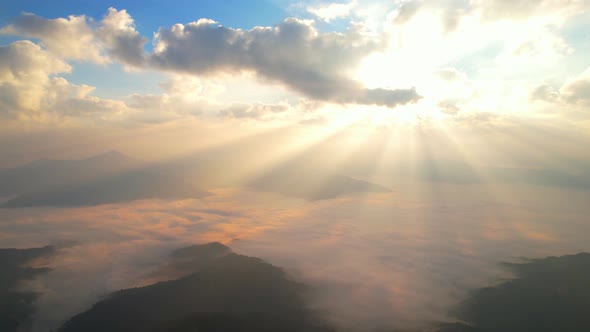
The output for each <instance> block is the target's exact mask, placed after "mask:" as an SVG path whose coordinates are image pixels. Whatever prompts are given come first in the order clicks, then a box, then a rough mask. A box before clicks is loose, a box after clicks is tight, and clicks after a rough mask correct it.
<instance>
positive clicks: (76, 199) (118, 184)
mask: <svg viewBox="0 0 590 332" xmlns="http://www.w3.org/2000/svg"><path fill="white" fill-rule="evenodd" d="M206 195H207V192H206V191H204V190H202V189H200V187H199V185H198V183H196V181H193V180H191V179H187V178H185V177H184V176H182V175H178V174H174V173H169V172H162V171H160V170H159V169H157V168H153V167H148V168H142V169H136V170H132V171H126V172H123V173H121V174H117V175H113V176H105V177H103V178H100V179H98V180H93V181H91V182H88V183H83V184H79V185H71V186H64V187H57V188H53V189H50V190H46V191H38V192H31V193H26V194H22V195H19V196H17V197H15V198H12V199H9V200H7V201H6V202H4V204H3V205H1V207H3V208H22V207H34V206H90V205H99V204H109V203H118V202H128V201H133V200H138V199H151V198H159V199H185V198H200V197H204V196H206Z"/></svg>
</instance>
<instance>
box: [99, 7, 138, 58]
mask: <svg viewBox="0 0 590 332" xmlns="http://www.w3.org/2000/svg"><path fill="white" fill-rule="evenodd" d="M97 36H98V37H99V38H100V40H101V41H102V42H103V43H104V46H105V48H106V49H107V51H108V52H109V54H110V55H111V57H113V58H115V59H117V60H119V61H121V62H123V63H125V64H129V65H133V66H137V67H139V66H141V65H143V61H144V49H143V46H144V44H145V43H146V42H147V38H144V37H142V36H141V35H140V34H139V32H137V31H136V30H135V23H134V21H133V18H132V17H131V16H130V15H129V14H128V13H127V11H126V10H124V9H123V10H119V11H118V10H116V9H115V8H112V7H111V8H109V11H108V13H107V15H105V17H104V18H103V20H102V21H101V24H100V28H98V30H97Z"/></svg>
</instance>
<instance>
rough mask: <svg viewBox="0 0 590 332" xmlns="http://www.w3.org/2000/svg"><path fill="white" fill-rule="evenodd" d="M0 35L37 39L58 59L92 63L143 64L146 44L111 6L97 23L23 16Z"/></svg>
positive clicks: (125, 16) (124, 13)
mask: <svg viewBox="0 0 590 332" xmlns="http://www.w3.org/2000/svg"><path fill="white" fill-rule="evenodd" d="M0 34H10V35H17V36H23V37H27V38H37V39H39V40H40V42H41V45H42V46H43V47H45V48H46V49H47V50H48V51H49V52H51V53H52V54H54V55H55V56H57V57H60V58H65V59H72V60H83V61H90V62H95V63H107V62H110V60H111V58H113V59H116V60H119V61H121V62H123V63H125V64H128V65H133V66H141V65H142V63H143V57H144V50H143V45H144V44H145V43H146V42H147V39H146V38H144V37H142V36H140V35H139V33H138V32H137V31H136V30H135V26H134V21H133V18H131V16H130V15H129V14H128V13H127V11H126V10H120V11H118V10H116V9H114V8H112V7H111V8H109V9H108V12H107V14H106V15H105V16H104V17H103V19H102V20H101V21H100V22H98V23H97V24H96V23H95V22H93V21H92V20H91V19H88V18H87V17H86V16H84V15H80V16H74V15H70V16H68V18H56V19H46V18H42V17H39V16H37V15H35V14H31V13H23V14H21V15H20V16H18V17H17V18H16V19H15V20H14V22H13V23H12V24H10V25H7V26H5V27H3V28H1V29H0ZM107 54H108V56H107ZM109 56H110V57H109Z"/></svg>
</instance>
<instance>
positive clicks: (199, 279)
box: [59, 243, 331, 332]
mask: <svg viewBox="0 0 590 332" xmlns="http://www.w3.org/2000/svg"><path fill="white" fill-rule="evenodd" d="M172 260H173V262H175V263H173V264H180V265H187V264H189V265H191V264H192V265H194V266H192V267H191V268H188V270H193V271H196V272H192V273H190V274H188V275H186V276H184V277H180V278H178V279H175V280H170V281H165V282H159V283H156V284H153V285H150V286H146V287H140V288H132V289H126V290H122V291H119V292H116V293H113V294H111V295H110V296H109V297H107V298H106V299H104V300H102V301H100V302H98V303H96V304H95V305H94V306H93V307H92V308H91V309H90V310H88V311H86V312H83V313H81V314H79V315H77V316H75V317H73V318H72V319H70V320H69V321H68V322H66V323H65V324H64V325H63V327H62V328H61V329H60V330H59V331H60V332H78V331H84V332H93V331H109V332H117V331H136V332H142V331H174V332H180V331H187V332H188V331H204V332H205V331H206V332H212V331H287V332H289V331H294V332H295V331H331V330H329V329H328V328H326V327H324V325H323V324H322V323H319V322H318V321H317V319H316V318H315V317H314V315H313V314H312V313H311V312H310V311H309V310H308V309H307V308H306V307H305V305H304V301H303V298H302V294H301V292H302V290H303V287H302V285H300V284H297V283H295V282H292V281H290V280H289V279H287V277H286V275H285V273H284V272H283V271H282V270H281V269H280V268H277V267H275V266H272V265H270V264H268V263H265V262H264V261H262V260H260V259H258V258H253V257H247V256H242V255H238V254H235V253H233V252H231V250H230V249H229V248H227V247H225V246H223V245H221V244H219V243H214V244H208V245H204V246H192V247H189V248H185V249H182V250H179V251H176V252H175V253H174V254H173V257H172ZM184 268H187V267H186V266H184Z"/></svg>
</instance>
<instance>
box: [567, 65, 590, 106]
mask: <svg viewBox="0 0 590 332" xmlns="http://www.w3.org/2000/svg"><path fill="white" fill-rule="evenodd" d="M560 94H561V97H562V98H563V100H564V101H566V102H567V103H570V104H575V105H582V106H590V69H588V70H586V71H585V72H584V73H582V74H581V75H580V76H578V77H576V78H575V79H573V80H570V81H568V82H567V83H566V84H565V85H564V86H563V87H561V89H560Z"/></svg>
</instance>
